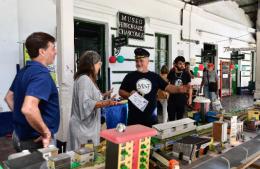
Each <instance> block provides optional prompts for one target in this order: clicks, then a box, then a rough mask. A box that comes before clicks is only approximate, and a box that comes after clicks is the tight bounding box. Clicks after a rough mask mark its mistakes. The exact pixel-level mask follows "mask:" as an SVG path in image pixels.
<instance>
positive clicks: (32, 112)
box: [21, 96, 51, 147]
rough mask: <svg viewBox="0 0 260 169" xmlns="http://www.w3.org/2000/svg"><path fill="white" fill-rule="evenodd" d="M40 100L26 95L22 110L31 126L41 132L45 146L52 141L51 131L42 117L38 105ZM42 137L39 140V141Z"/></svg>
mask: <svg viewBox="0 0 260 169" xmlns="http://www.w3.org/2000/svg"><path fill="white" fill-rule="evenodd" d="M39 102H40V100H39V99H38V98H36V97H33V96H25V99H24V102H23V106H22V109H21V111H22V113H23V114H24V116H25V118H26V120H27V122H28V123H29V124H30V125H31V127H32V128H33V129H35V130H36V131H37V132H39V133H40V134H41V138H40V139H41V140H42V143H43V146H44V147H47V146H48V145H49V143H50V139H51V132H50V130H49V128H48V127H47V126H46V124H45V123H44V121H43V119H42V116H41V113H40V109H39V107H38V106H39ZM40 139H37V140H38V141H39V140H40Z"/></svg>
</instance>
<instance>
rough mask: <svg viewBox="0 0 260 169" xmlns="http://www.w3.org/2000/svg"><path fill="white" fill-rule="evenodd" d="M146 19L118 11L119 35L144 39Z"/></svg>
mask: <svg viewBox="0 0 260 169" xmlns="http://www.w3.org/2000/svg"><path fill="white" fill-rule="evenodd" d="M144 25H145V19H144V18H141V17H137V16H133V15H128V14H125V13H122V12H118V35H119V36H122V35H125V36H127V37H128V38H132V39H139V40H144Z"/></svg>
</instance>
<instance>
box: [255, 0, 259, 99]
mask: <svg viewBox="0 0 260 169" xmlns="http://www.w3.org/2000/svg"><path fill="white" fill-rule="evenodd" d="M255 65H260V1H258V11H257V21H256V64H255ZM255 73H256V76H255V85H256V90H255V95H254V99H255V100H260V66H256V71H255Z"/></svg>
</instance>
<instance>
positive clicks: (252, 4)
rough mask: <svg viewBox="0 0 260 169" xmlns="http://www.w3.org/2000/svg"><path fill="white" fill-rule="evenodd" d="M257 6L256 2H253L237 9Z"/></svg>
mask: <svg viewBox="0 0 260 169" xmlns="http://www.w3.org/2000/svg"><path fill="white" fill-rule="evenodd" d="M257 4H258V1H255V2H252V3H249V4H244V5H239V8H244V7H248V6H254V5H257Z"/></svg>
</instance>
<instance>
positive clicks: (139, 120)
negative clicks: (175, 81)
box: [119, 48, 190, 127]
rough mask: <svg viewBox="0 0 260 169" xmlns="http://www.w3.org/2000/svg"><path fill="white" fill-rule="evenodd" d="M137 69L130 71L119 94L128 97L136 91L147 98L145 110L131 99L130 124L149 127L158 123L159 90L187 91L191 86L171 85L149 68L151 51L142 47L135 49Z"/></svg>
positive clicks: (170, 91)
mask: <svg viewBox="0 0 260 169" xmlns="http://www.w3.org/2000/svg"><path fill="white" fill-rule="evenodd" d="M134 53H135V61H136V68H137V70H136V71H133V72H131V73H128V74H127V75H126V76H125V78H124V80H123V82H122V84H121V86H120V90H119V95H120V96H121V97H123V98H125V99H128V97H129V96H131V95H132V94H133V93H134V92H138V93H139V94H140V95H142V96H143V97H144V98H145V99H146V100H148V102H149V103H148V105H147V107H146V108H145V109H144V111H141V110H139V109H138V108H137V107H136V106H135V105H134V104H133V103H132V102H131V101H129V102H128V108H129V111H128V125H133V124H142V125H145V126H148V127H151V126H152V125H154V124H156V123H157V112H156V107H157V100H156V96H157V91H158V89H161V90H165V91H167V92H169V93H187V92H188V91H189V88H190V87H189V86H180V87H177V86H174V85H169V84H168V83H167V82H165V80H163V79H162V78H161V77H160V76H159V75H158V74H156V73H154V72H151V71H149V70H148V65H149V56H150V53H149V52H148V51H147V50H145V49H142V48H137V49H135V51H134Z"/></svg>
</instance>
